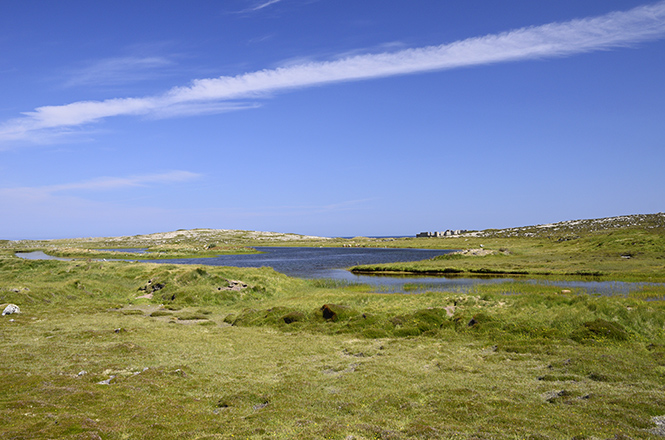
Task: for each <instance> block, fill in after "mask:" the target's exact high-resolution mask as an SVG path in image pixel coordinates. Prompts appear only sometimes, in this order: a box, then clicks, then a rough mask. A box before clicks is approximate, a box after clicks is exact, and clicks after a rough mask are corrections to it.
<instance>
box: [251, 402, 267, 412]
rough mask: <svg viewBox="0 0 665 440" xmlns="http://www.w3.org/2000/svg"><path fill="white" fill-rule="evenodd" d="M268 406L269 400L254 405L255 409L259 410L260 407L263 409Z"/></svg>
mask: <svg viewBox="0 0 665 440" xmlns="http://www.w3.org/2000/svg"><path fill="white" fill-rule="evenodd" d="M266 406H268V402H264V403H259V404H258V405H254V411H258V410H260V409H263V408H265V407H266Z"/></svg>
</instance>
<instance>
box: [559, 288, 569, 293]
mask: <svg viewBox="0 0 665 440" xmlns="http://www.w3.org/2000/svg"><path fill="white" fill-rule="evenodd" d="M561 293H571V291H570V290H568V289H563V290H562V291H561Z"/></svg>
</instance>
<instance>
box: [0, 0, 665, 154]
mask: <svg viewBox="0 0 665 440" xmlns="http://www.w3.org/2000/svg"><path fill="white" fill-rule="evenodd" d="M272 3H274V1H273V2H266V3H264V5H265V6H264V7H266V6H269V4H272ZM663 37H665V1H660V2H658V3H655V4H653V5H646V6H640V7H637V8H634V9H631V10H629V11H625V12H612V13H609V14H606V15H602V16H599V17H593V18H585V19H577V20H571V21H568V22H563V23H550V24H546V25H542V26H534V27H527V28H522V29H517V30H512V31H508V32H504V33H500V34H494V35H485V36H481V37H475V38H469V39H466V40H460V41H457V42H453V43H449V44H442V45H439V46H428V47H421V48H412V49H405V50H399V51H394V52H383V53H375V54H362V55H354V56H348V57H345V58H342V59H336V60H333V61H319V62H304V63H302V64H297V65H289V66H285V67H279V68H275V69H265V70H260V71H257V72H249V73H245V74H241V75H237V76H221V77H217V78H207V79H197V80H194V81H192V82H191V83H190V84H189V85H187V86H183V87H175V88H173V89H171V90H168V91H167V92H165V93H163V94H161V95H154V96H146V97H141V98H114V99H108V100H104V101H79V102H74V103H71V104H66V105H59V106H44V107H38V108H36V109H35V110H34V111H31V112H25V113H23V116H22V117H18V118H15V119H11V120H8V121H6V122H5V123H4V124H1V125H0V145H1V144H2V143H3V142H4V143H9V142H11V141H22V140H28V141H30V140H34V139H36V138H39V137H40V136H42V137H43V134H44V132H47V133H51V134H52V133H54V132H60V131H62V130H69V129H71V128H73V127H79V126H82V125H84V124H89V123H92V122H96V121H99V120H101V119H105V118H109V117H112V116H120V115H144V116H156V117H160V115H162V116H164V115H168V116H178V115H191V114H195V113H197V109H200V110H201V111H205V112H209V111H210V110H211V109H212V108H215V105H211V103H216V104H217V105H219V104H222V103H227V102H229V101H231V104H230V106H225V105H219V107H218V108H219V109H220V111H228V110H229V109H234V107H233V106H238V108H245V107H243V104H241V103H238V102H237V100H248V99H254V100H256V99H258V98H262V97H266V96H268V95H270V94H272V93H275V92H279V91H286V90H293V89H299V88H305V87H312V86H317V85H323V84H330V83H334V82H343V81H357V80H366V79H371V78H380V77H388V76H394V75H407V74H414V73H420V72H428V71H436V70H447V69H454V68H459V67H464V66H474V65H484V64H492V63H500V62H509V61H518V60H529V59H539V58H546V57H561V56H569V55H573V54H578V53H584V52H590V51H597V50H607V49H611V48H617V47H626V46H630V45H632V44H636V43H639V42H644V41H649V40H655V39H660V38H663Z"/></svg>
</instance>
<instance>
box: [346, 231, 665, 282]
mask: <svg viewBox="0 0 665 440" xmlns="http://www.w3.org/2000/svg"><path fill="white" fill-rule="evenodd" d="M423 240H426V241H429V242H432V241H433V240H437V239H423ZM438 240H439V241H442V239H438ZM443 241H444V242H445V243H446V245H447V246H448V247H449V248H452V249H455V248H458V249H473V248H480V247H481V245H482V248H483V249H484V250H485V251H489V252H492V253H491V254H489V255H485V256H463V255H459V254H453V255H443V256H440V257H435V258H432V259H430V260H425V261H418V262H412V263H393V264H381V265H364V266H357V267H355V268H353V270H354V272H357V273H413V274H464V275H529V276H549V277H553V278H556V277H559V278H562V277H571V276H587V277H595V278H597V279H599V280H610V279H611V280H624V281H652V282H665V228H663V227H658V228H651V229H645V228H636V227H630V228H622V229H617V230H601V231H592V232H582V231H579V232H578V235H575V236H574V237H567V236H566V239H565V240H562V236H559V235H555V236H549V237H525V236H517V237H512V236H504V235H502V234H492V235H490V236H487V237H476V238H449V239H445V240H443ZM423 244H425V243H423Z"/></svg>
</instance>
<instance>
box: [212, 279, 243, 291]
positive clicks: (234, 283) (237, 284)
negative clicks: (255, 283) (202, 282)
mask: <svg viewBox="0 0 665 440" xmlns="http://www.w3.org/2000/svg"><path fill="white" fill-rule="evenodd" d="M226 282H227V283H228V284H227V285H226V286H225V287H218V288H217V290H220V291H221V290H224V291H232V292H239V291H241V290H243V289H246V288H247V287H248V286H247V283H244V282H243V281H238V280H226Z"/></svg>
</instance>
